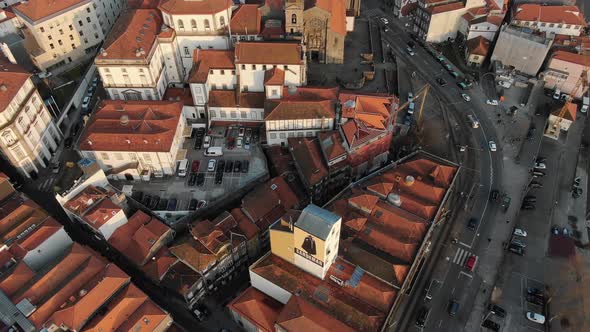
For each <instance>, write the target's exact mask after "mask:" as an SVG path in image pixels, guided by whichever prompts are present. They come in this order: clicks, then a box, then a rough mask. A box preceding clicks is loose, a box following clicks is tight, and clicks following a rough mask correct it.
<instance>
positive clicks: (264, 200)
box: [242, 176, 299, 223]
mask: <svg viewBox="0 0 590 332" xmlns="http://www.w3.org/2000/svg"><path fill="white" fill-rule="evenodd" d="M298 204H299V198H298V197H297V196H296V195H295V193H294V192H293V190H292V189H291V187H289V185H288V184H287V182H286V181H285V179H283V178H282V177H280V176H278V177H274V178H272V179H270V180H269V181H267V182H265V183H264V184H261V185H258V186H257V187H256V188H254V190H252V191H251V192H250V193H248V194H246V196H244V198H242V211H243V212H244V213H245V214H246V215H247V216H248V217H249V218H251V220H252V221H253V222H257V221H259V220H260V219H263V218H265V216H268V215H273V209H275V208H276V207H277V206H280V207H281V209H280V210H283V214H284V210H287V209H292V208H294V207H295V206H297V205H298ZM279 214H280V215H279V216H277V217H276V219H275V220H271V221H270V223H272V222H275V221H276V220H277V219H278V218H280V217H281V216H282V214H281V213H280V212H279ZM273 218H274V217H273Z"/></svg>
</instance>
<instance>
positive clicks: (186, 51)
mask: <svg viewBox="0 0 590 332" xmlns="http://www.w3.org/2000/svg"><path fill="white" fill-rule="evenodd" d="M184 55H187V56H190V55H191V51H190V50H189V49H188V47H186V46H185V47H184Z"/></svg>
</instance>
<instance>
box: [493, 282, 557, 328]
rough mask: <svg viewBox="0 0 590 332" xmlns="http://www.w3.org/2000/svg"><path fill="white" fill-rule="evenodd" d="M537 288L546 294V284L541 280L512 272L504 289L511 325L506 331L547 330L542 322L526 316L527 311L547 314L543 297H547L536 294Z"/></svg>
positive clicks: (508, 319)
mask: <svg viewBox="0 0 590 332" xmlns="http://www.w3.org/2000/svg"><path fill="white" fill-rule="evenodd" d="M537 290H538V291H541V292H542V293H543V294H545V285H544V284H543V282H541V281H540V280H537V279H534V278H530V277H527V276H525V275H523V274H520V273H517V272H512V273H511V274H510V278H509V280H508V283H507V285H506V287H504V289H503V291H502V296H503V298H504V300H505V301H506V302H507V303H508V304H506V305H504V306H503V307H504V309H506V311H507V312H509V313H510V315H509V316H508V317H507V318H506V321H507V325H508V326H509V327H507V328H506V329H505V331H511V330H514V329H516V330H517V331H545V327H544V326H543V325H542V324H538V323H535V322H532V321H530V320H529V319H527V318H526V313H527V312H535V313H539V314H542V315H546V312H545V309H544V306H543V303H544V301H543V299H545V300H546V297H545V295H538V294H537V295H535V293H534V292H536V291H537ZM529 293H531V294H529ZM518 313H521V314H518Z"/></svg>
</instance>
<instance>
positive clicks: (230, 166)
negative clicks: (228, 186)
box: [225, 160, 234, 173]
mask: <svg viewBox="0 0 590 332" xmlns="http://www.w3.org/2000/svg"><path fill="white" fill-rule="evenodd" d="M233 169H234V162H233V161H231V160H228V161H227V162H226V163H225V172H226V173H231V171H232V170H233Z"/></svg>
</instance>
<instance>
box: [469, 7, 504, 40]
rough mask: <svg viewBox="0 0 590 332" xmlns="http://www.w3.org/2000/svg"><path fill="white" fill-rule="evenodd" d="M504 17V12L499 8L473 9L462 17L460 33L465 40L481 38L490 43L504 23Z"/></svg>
mask: <svg viewBox="0 0 590 332" xmlns="http://www.w3.org/2000/svg"><path fill="white" fill-rule="evenodd" d="M504 15H505V13H504V11H503V10H502V9H500V8H497V7H492V8H490V7H488V6H485V7H476V8H471V9H469V10H468V11H467V12H466V13H465V14H463V16H462V17H461V20H460V21H459V32H461V33H462V34H463V36H464V37H465V40H470V39H474V38H477V37H479V36H481V37H483V38H485V39H487V40H489V41H490V42H491V41H494V39H495V38H496V35H497V34H498V31H499V29H500V26H501V25H502V22H503V21H504Z"/></svg>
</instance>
